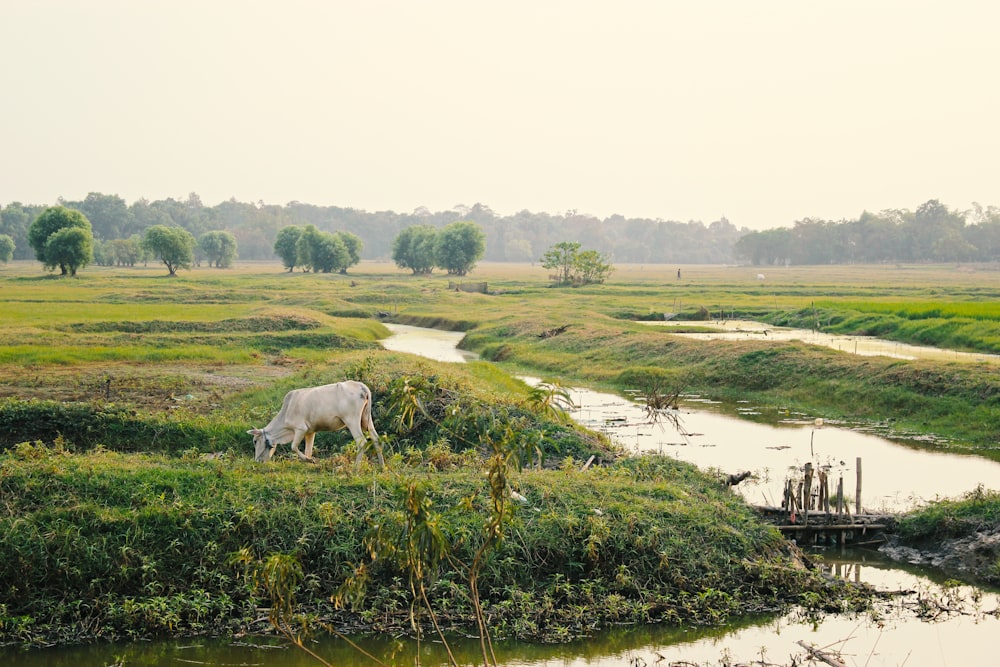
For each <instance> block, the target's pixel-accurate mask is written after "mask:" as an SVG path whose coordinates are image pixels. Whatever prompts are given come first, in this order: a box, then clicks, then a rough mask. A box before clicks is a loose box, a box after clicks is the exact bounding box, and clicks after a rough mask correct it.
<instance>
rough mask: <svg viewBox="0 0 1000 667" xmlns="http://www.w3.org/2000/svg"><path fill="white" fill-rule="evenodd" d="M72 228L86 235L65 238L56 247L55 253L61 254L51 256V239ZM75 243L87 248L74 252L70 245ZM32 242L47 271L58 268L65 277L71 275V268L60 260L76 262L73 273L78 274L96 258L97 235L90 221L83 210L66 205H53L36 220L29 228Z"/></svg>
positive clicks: (29, 239) (36, 254)
mask: <svg viewBox="0 0 1000 667" xmlns="http://www.w3.org/2000/svg"><path fill="white" fill-rule="evenodd" d="M70 228H75V229H80V230H83V231H84V232H85V233H84V234H83V235H82V236H81V235H71V236H64V237H62V238H61V239H60V240H59V241H58V242H57V244H56V245H55V246H54V247H53V250H54V251H58V252H56V253H54V254H53V256H52V257H50V256H49V252H48V243H49V239H50V238H51V237H52V236H54V235H55V234H57V233H59V232H60V231H62V230H64V229H70ZM88 239H89V240H88ZM72 240H75V241H76V242H78V243H81V244H83V245H84V246H85V248H84V247H80V248H77V249H76V252H70V249H69V248H68V247H67V244H68V243H69V242H70V241H72ZM28 242H29V243H30V244H31V247H32V248H34V250H35V257H37V258H38V261H40V262H41V263H42V264H44V265H45V268H47V269H54V268H56V267H58V268H59V271H60V273H61V275H64V276H65V275H66V274H67V273H70V272H71V267H70V265H69V264H66V263H64V261H60V260H66V259H72V260H73V262H72V273H73V274H74V275H75V274H76V270H77V269H78V268H80V267H82V266H86V265H87V264H89V263H90V262H91V261H92V260H93V256H94V255H93V253H94V250H93V232H92V231H91V227H90V221H89V220H87V216H85V215H84V214H83V213H80V211H77V210H74V209H71V208H66V207H65V206H52V207H50V208H47V209H45V210H44V211H43V212H42V214H41V215H39V216H38V217H37V218H35V221H34V222H32V223H31V226H30V227H28ZM84 260H86V261H84Z"/></svg>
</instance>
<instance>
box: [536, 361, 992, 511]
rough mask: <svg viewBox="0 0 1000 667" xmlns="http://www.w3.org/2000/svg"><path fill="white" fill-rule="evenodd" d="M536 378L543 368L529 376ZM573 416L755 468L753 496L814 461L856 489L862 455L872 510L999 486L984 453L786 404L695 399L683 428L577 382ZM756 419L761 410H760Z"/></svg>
mask: <svg viewBox="0 0 1000 667" xmlns="http://www.w3.org/2000/svg"><path fill="white" fill-rule="evenodd" d="M523 379H524V380H525V381H526V382H528V383H529V384H531V383H537V382H538V381H539V380H538V378H530V377H529V378H523ZM571 396H572V398H573V401H574V403H575V404H576V407H575V408H574V409H573V410H571V414H572V416H573V418H574V419H575V420H576V421H578V422H579V423H581V424H583V425H584V426H586V427H588V428H591V429H593V430H596V431H602V432H604V433H606V434H607V435H609V436H610V437H611V438H612V439H614V440H615V441H616V442H617V443H618V444H619V445H621V446H622V447H623V448H625V449H626V450H628V451H631V452H634V453H642V452H657V453H661V454H666V455H669V456H673V457H676V458H677V459H680V460H682V461H687V462H690V463H694V464H695V465H697V466H698V467H700V468H702V469H713V468H714V469H717V470H720V471H721V472H724V473H726V474H729V473H736V472H740V471H744V470H750V471H754V473H755V478H754V479H752V480H748V481H746V482H743V483H742V484H740V485H739V486H738V487H736V488H737V489H738V490H739V492H740V493H742V494H743V495H744V496H745V497H746V498H747V500H748V501H749V502H751V503H754V504H764V505H772V506H776V505H780V503H781V493H782V488H783V486H784V481H785V478H786V476H787V475H788V474H789V473H790V472H791V471H792V470H793V469H794V470H798V469H801V467H802V466H803V465H804V464H805V463H806V462H809V461H812V462H814V463H816V464H818V465H823V466H829V471H830V472H829V475H830V480H831V482H832V484H833V485H834V486H836V483H837V480H838V479H839V478H841V477H842V478H843V480H844V489H845V492H846V494H845V495H846V496H847V497H848V498H850V499H853V498H854V492H855V489H856V487H857V483H856V482H857V459H858V458H859V457H860V458H861V459H862V472H863V475H862V505H863V508H864V509H866V510H869V511H903V510H907V509H912V508H913V507H914V506H916V505H918V504H920V503H921V502H923V501H927V500H934V499H936V498H944V497H956V496H959V495H961V494H963V493H965V492H967V491H971V490H972V489H974V488H975V487H976V486H977V485H979V484H982V485H983V486H985V487H986V488H993V489H997V488H1000V463H998V462H996V461H992V460H989V459H985V458H983V457H980V456H974V455H963V454H957V453H954V452H951V451H942V450H940V449H931V448H921V447H917V446H915V445H914V444H913V443H911V444H910V445H909V446H906V445H904V444H901V443H899V442H895V441H890V440H886V439H884V438H880V437H878V436H875V435H871V434H869V433H863V432H859V431H857V430H855V429H852V428H846V427H842V426H838V425H836V424H831V423H830V422H823V424H822V426H819V427H817V425H816V420H815V418H813V417H811V416H806V415H793V414H789V413H784V414H774V415H773V417H772V419H773V421H772V422H771V423H764V422H761V421H751V420H749V419H743V418H739V417H733V416H731V415H728V414H723V413H722V412H720V410H723V409H726V406H721V405H718V404H715V405H713V404H709V403H706V402H698V403H696V405H697V406H698V407H699V408H700V409H693V408H692V407H691V406H690V404H692V403H693V402H692V401H691V400H686V401H685V402H683V403H682V405H681V407H680V410H679V413H678V415H677V416H678V418H679V420H680V423H681V426H682V429H683V430H682V431H678V430H676V429H674V428H672V427H671V426H668V425H664V424H662V423H658V424H654V423H651V422H650V421H649V419H648V418H647V417H646V414H645V411H644V409H643V406H642V405H641V404H640V402H637V401H635V400H631V399H629V398H626V397H622V396H619V395H617V394H610V393H605V392H598V391H593V390H590V389H585V388H573V389H572V390H571ZM742 410H743V411H744V412H747V411H753V412H755V413H757V414H754V415H753V417H754V418H755V419H762V418H763V417H762V415H761V414H760V411H755V410H750V409H749V408H748V407H747V406H743V408H742Z"/></svg>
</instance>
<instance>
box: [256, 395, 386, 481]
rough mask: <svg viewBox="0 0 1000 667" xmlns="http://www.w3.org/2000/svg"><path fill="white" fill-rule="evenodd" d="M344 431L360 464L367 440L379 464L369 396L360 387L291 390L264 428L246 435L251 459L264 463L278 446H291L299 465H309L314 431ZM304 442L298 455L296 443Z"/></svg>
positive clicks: (378, 448)
mask: <svg viewBox="0 0 1000 667" xmlns="http://www.w3.org/2000/svg"><path fill="white" fill-rule="evenodd" d="M345 427H346V428H348V429H350V431H351V435H352V436H354V441H355V442H357V443H358V458H357V461H356V463H361V459H362V458H364V455H365V452H366V451H367V450H368V447H369V444H368V437H371V439H372V445H373V446H374V448H375V452H376V454H377V455H378V461H379V463H380V464H382V465H385V459H384V458H383V457H382V444H381V443H380V442H379V440H378V433H376V432H375V424H374V423H373V422H372V392H371V390H370V389H368V387H367V386H365V385H364V383H361V382H356V381H354V380H346V381H344V382H337V383H335V384H325V385H323V386H321V387H309V388H307V389H293V390H292V391H290V392H288V393H287V394H285V400H284V401H282V403H281V411H280V412H279V413H278V414H277V416H276V417H275V418H274V419H272V420H271V422H270V423H269V424H268V425H267V426H265V427H264V428H253V429H250V430H249V431H247V433H249V434H250V435H252V436H253V446H254V459H255V460H257V461H258V462H260V463H264V462H266V461H267V460H268V459H270V458H271V455H273V454H274V450H276V449H277V448H278V445H283V444H285V443H286V442H290V443H292V451H293V452H295V454H296V455H298V457H299V458H300V459H301V460H303V461H312V460H313V457H312V449H313V440H314V439H315V438H316V432H317V431H339V430H340V429H342V428H345ZM366 433H367V437H366ZM303 438H304V439H305V443H306V452H305V454H303V453H302V452H300V451H299V442H301V441H302V440H303Z"/></svg>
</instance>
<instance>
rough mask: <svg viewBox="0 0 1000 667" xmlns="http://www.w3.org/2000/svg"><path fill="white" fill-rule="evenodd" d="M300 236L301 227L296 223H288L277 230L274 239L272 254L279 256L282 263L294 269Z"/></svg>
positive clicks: (290, 269) (289, 268)
mask: <svg viewBox="0 0 1000 667" xmlns="http://www.w3.org/2000/svg"><path fill="white" fill-rule="evenodd" d="M300 236H302V228H301V227H299V226H298V225H288V226H287V227H282V228H281V229H279V230H278V236H277V238H276V239H275V240H274V254H275V255H277V256H278V257H280V258H281V263H282V265H283V266H284V267H285V268H286V269H288V270H289V272H291V271H294V270H295V267H296V266H297V265H298V250H297V244H298V242H299V237H300Z"/></svg>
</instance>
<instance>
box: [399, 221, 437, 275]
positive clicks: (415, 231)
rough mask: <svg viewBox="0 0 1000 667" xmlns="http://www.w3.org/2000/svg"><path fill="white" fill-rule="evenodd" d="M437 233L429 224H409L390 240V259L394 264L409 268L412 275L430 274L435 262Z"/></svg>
mask: <svg viewBox="0 0 1000 667" xmlns="http://www.w3.org/2000/svg"><path fill="white" fill-rule="evenodd" d="M437 235H438V232H437V230H436V229H435V228H434V227H433V226H431V225H411V226H409V227H407V228H406V229H404V230H403V231H401V232H400V233H399V234H397V235H396V238H395V239H393V241H392V259H393V261H394V262H396V266H398V267H399V268H401V269H410V270H411V271H413V274H414V275H430V273H431V272H432V271H433V270H434V266H435V263H436V256H435V252H434V245H435V241H436V239H437Z"/></svg>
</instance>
